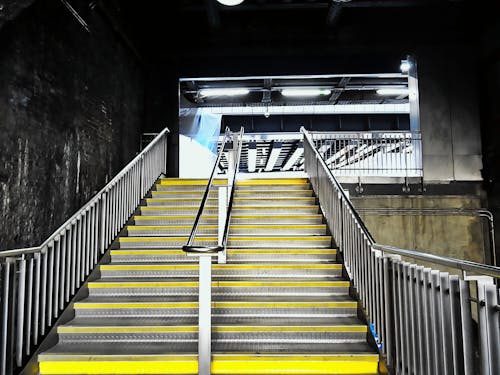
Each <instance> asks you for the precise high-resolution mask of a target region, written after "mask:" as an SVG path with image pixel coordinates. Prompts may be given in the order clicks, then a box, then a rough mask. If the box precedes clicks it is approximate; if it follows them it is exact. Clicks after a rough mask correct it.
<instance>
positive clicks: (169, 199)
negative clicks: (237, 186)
mask: <svg viewBox="0 0 500 375" xmlns="http://www.w3.org/2000/svg"><path fill="white" fill-rule="evenodd" d="M218 199H219V198H207V201H218ZM198 201H201V197H200V198H146V202H198Z"/></svg>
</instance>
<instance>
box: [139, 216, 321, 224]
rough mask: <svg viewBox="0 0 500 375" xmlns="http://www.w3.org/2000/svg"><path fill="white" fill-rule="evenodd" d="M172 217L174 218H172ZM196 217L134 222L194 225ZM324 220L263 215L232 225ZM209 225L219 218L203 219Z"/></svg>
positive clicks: (238, 219) (318, 222) (235, 222)
mask: <svg viewBox="0 0 500 375" xmlns="http://www.w3.org/2000/svg"><path fill="white" fill-rule="evenodd" d="M170 217H172V216H170ZM194 219H195V216H192V217H191V218H189V219H178V218H176V219H166V218H161V219H142V220H141V219H135V220H134V225H193V223H194ZM321 223H322V219H321V217H320V216H318V217H304V218H301V217H298V218H295V217H286V216H284V217H281V218H273V217H269V215H262V216H258V217H251V218H238V217H234V216H233V217H232V218H231V224H248V225H251V224H275V225H277V224H295V225H300V224H321ZM207 224H212V225H216V224H218V219H217V217H214V218H203V217H202V218H201V220H200V225H207Z"/></svg>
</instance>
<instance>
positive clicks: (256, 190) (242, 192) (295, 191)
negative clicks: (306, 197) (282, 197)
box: [236, 189, 312, 194]
mask: <svg viewBox="0 0 500 375" xmlns="http://www.w3.org/2000/svg"><path fill="white" fill-rule="evenodd" d="M272 192H273V194H274V193H283V194H289V193H312V190H311V189H297V190H294V189H283V190H278V189H276V190H272ZM262 193H269V190H258V189H255V190H238V189H236V194H262Z"/></svg>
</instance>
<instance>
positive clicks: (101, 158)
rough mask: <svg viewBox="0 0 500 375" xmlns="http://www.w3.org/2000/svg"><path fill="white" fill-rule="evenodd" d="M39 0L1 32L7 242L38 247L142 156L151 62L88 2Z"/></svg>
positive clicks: (1, 179)
mask: <svg viewBox="0 0 500 375" xmlns="http://www.w3.org/2000/svg"><path fill="white" fill-rule="evenodd" d="M71 3H72V5H73V6H75V8H76V9H77V10H78V11H79V13H80V15H81V16H82V17H83V18H84V19H85V20H86V22H87V23H88V25H89V28H90V33H88V32H87V31H85V29H84V28H83V27H82V26H81V25H80V24H79V23H78V22H77V21H76V19H75V18H74V17H73V16H72V15H71V14H70V12H69V11H68V10H67V9H66V8H65V7H64V5H63V4H62V3H61V2H60V1H36V2H34V4H33V5H31V6H30V7H29V8H27V9H25V10H24V11H23V12H22V13H21V14H20V15H19V16H18V17H17V18H16V19H15V20H13V21H11V22H8V23H6V24H5V25H4V26H3V28H2V29H1V30H0V45H1V48H0V82H1V84H0V223H1V225H0V250H2V249H7V248H13V247H20V246H34V245H38V244H39V243H40V242H42V241H43V240H44V239H45V238H46V237H47V236H48V235H49V234H50V233H51V232H52V231H53V230H55V229H56V228H57V227H58V226H59V225H60V224H62V223H63V222H64V221H65V220H66V219H67V218H68V217H69V216H70V215H71V214H73V213H74V212H75V211H76V210H77V209H78V208H79V207H81V206H82V205H83V204H84V203H85V202H86V201H87V200H88V199H89V198H90V197H91V196H92V195H93V194H94V193H96V192H97V191H98V190H100V188H102V187H103V186H104V184H105V183H106V182H107V181H108V180H109V179H110V178H111V177H113V176H114V175H115V174H116V173H117V172H118V171H119V170H120V169H121V168H122V167H123V166H124V164H125V163H126V162H128V161H129V160H130V159H131V158H132V157H133V156H135V154H136V152H137V150H138V146H139V141H138V140H139V133H140V126H141V122H142V118H143V115H144V114H143V105H144V77H143V72H142V68H141V67H140V65H138V64H137V62H136V61H135V59H134V57H133V55H132V54H130V53H129V52H128V51H127V49H126V48H125V47H124V46H123V45H122V44H121V43H120V40H119V39H118V37H117V36H116V35H115V33H114V32H113V31H112V28H111V26H110V25H108V24H107V22H106V21H105V19H103V18H101V16H100V15H99V14H98V13H97V12H96V11H92V10H90V9H89V8H88V7H87V6H84V5H85V3H84V2H82V1H72V2H71Z"/></svg>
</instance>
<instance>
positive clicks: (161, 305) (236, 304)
mask: <svg viewBox="0 0 500 375" xmlns="http://www.w3.org/2000/svg"><path fill="white" fill-rule="evenodd" d="M357 306H358V303H357V302H355V301H352V302H351V301H342V302H320V301H318V302H258V301H242V302H240V301H225V302H212V308H280V309H288V308H356V307H357ZM74 307H75V309H195V308H197V307H198V303H197V302H75V304H74Z"/></svg>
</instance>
